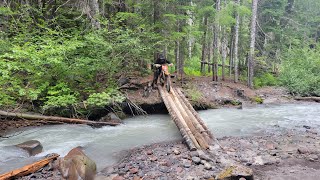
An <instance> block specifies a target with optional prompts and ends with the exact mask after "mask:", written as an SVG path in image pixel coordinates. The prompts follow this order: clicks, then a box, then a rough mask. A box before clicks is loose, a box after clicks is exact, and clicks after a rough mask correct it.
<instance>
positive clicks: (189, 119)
mask: <svg viewBox="0 0 320 180" xmlns="http://www.w3.org/2000/svg"><path fill="white" fill-rule="evenodd" d="M171 93H172V97H173V98H174V102H175V103H176V105H177V107H178V109H179V112H180V113H181V115H182V117H183V118H184V120H185V121H186V123H187V125H188V127H189V129H190V130H191V132H192V134H193V135H194V136H195V137H196V140H197V142H198V143H199V145H200V147H201V148H202V149H208V148H209V145H208V142H207V141H206V139H205V138H204V137H203V136H202V134H201V131H199V130H198V129H197V128H196V126H195V124H194V123H193V122H192V117H193V115H192V114H191V113H190V114H191V116H189V114H188V113H187V111H188V109H187V108H185V107H184V106H183V103H181V101H180V100H179V98H178V97H177V95H176V93H175V91H174V89H173V88H172V90H171Z"/></svg>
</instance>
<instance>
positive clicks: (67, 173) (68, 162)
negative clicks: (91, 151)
mask: <svg viewBox="0 0 320 180" xmlns="http://www.w3.org/2000/svg"><path fill="white" fill-rule="evenodd" d="M58 168H59V171H60V172H61V174H62V176H63V177H64V178H66V179H68V180H79V179H82V180H92V179H94V177H95V174H96V172H97V168H96V163H95V162H94V161H92V160H91V159H90V158H89V157H88V156H86V155H85V154H84V152H83V151H82V150H81V149H80V148H79V147H77V148H74V149H72V150H71V151H70V152H69V153H68V154H67V155H66V156H65V157H64V158H59V159H58Z"/></svg>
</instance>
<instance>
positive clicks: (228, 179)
mask: <svg viewBox="0 0 320 180" xmlns="http://www.w3.org/2000/svg"><path fill="white" fill-rule="evenodd" d="M240 178H245V179H246V180H253V171H252V169H250V168H248V167H245V166H241V165H233V166H229V167H227V168H226V169H224V170H223V171H221V172H220V173H219V174H218V176H217V180H233V179H240Z"/></svg>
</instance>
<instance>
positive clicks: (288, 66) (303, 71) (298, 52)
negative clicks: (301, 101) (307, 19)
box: [280, 47, 320, 96]
mask: <svg viewBox="0 0 320 180" xmlns="http://www.w3.org/2000/svg"><path fill="white" fill-rule="evenodd" d="M283 59H284V61H283V65H282V69H281V75H280V80H281V84H282V85H284V86H286V87H287V88H288V89H289V91H290V92H291V93H292V94H294V95H300V96H320V76H319V74H320V51H319V49H309V47H305V48H295V49H292V50H290V51H288V52H287V53H286V54H285V55H284V56H283Z"/></svg>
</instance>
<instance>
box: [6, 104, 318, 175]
mask: <svg viewBox="0 0 320 180" xmlns="http://www.w3.org/2000/svg"><path fill="white" fill-rule="evenodd" d="M200 116H201V118H202V119H203V120H204V121H205V123H206V124H207V126H208V127H209V129H210V130H211V131H212V132H213V134H214V135H215V136H216V137H223V136H251V135H262V134H264V133H281V130H283V129H297V130H299V129H301V130H303V129H304V127H303V126H310V127H312V128H315V129H317V130H320V104H319V103H299V104H285V105H261V106H256V107H247V108H246V107H245V108H244V109H242V110H239V109H215V110H207V111H201V112H200ZM8 136H12V137H10V138H9V139H0V174H1V173H4V172H6V171H8V170H11V169H15V168H18V167H21V166H23V165H25V164H28V163H31V162H33V161H35V160H37V159H39V158H41V157H43V156H45V155H46V154H49V153H58V154H60V155H61V156H64V155H66V154H67V153H68V151H69V150H71V149H72V148H74V147H77V146H82V147H84V150H85V153H86V154H87V155H88V156H89V157H90V158H92V159H93V160H94V161H95V162H96V163H97V166H98V170H101V169H102V168H104V167H106V166H108V165H112V164H114V163H116V162H117V161H118V160H119V159H120V157H121V154H122V153H121V152H123V151H125V150H130V149H131V148H135V147H138V146H142V145H147V144H152V143H159V142H166V141H174V140H181V139H182V137H181V135H180V133H179V131H178V129H177V127H176V126H175V124H174V122H173V121H172V120H170V117H169V116H168V115H150V116H147V117H142V116H138V117H132V118H128V119H126V120H124V124H123V125H120V126H117V127H103V128H97V129H94V128H91V127H89V126H86V125H54V126H42V127H28V128H25V129H21V130H19V131H16V132H12V133H11V134H8ZM28 140H38V141H40V142H41V144H42V145H43V148H44V151H43V153H41V154H38V155H37V156H36V157H28V154H27V153H26V152H24V151H22V150H20V149H18V148H15V147H12V146H11V145H15V144H19V143H22V142H24V141H28Z"/></svg>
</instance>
